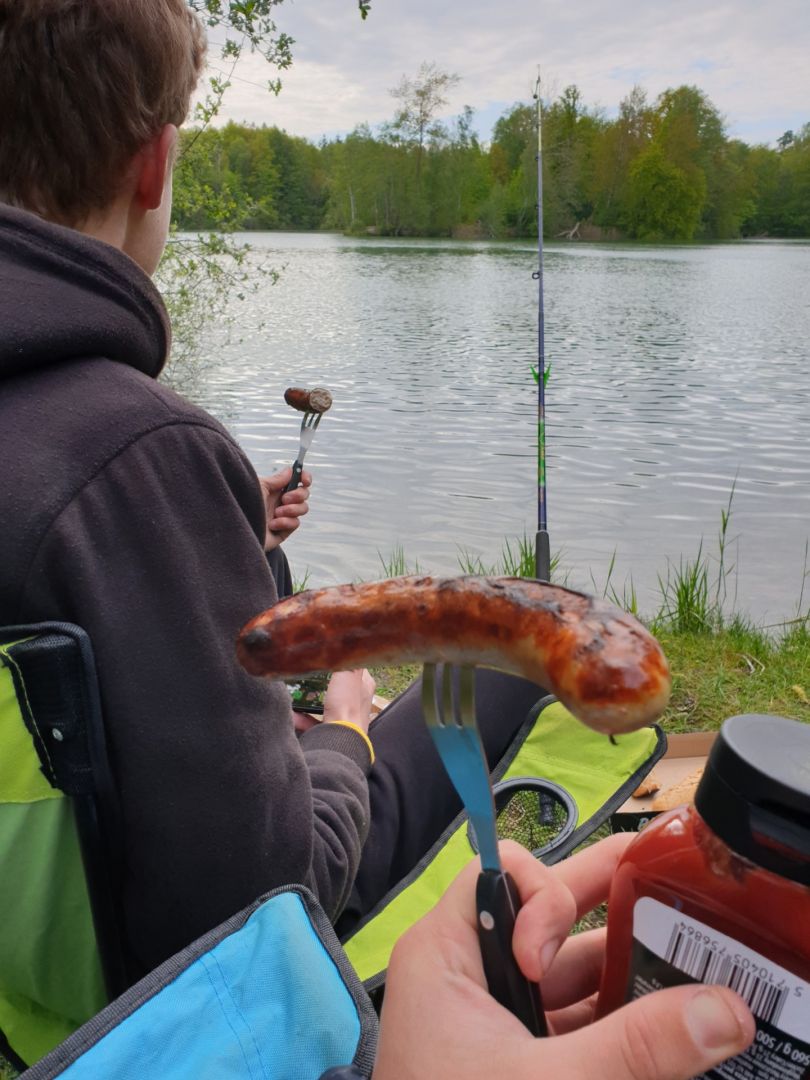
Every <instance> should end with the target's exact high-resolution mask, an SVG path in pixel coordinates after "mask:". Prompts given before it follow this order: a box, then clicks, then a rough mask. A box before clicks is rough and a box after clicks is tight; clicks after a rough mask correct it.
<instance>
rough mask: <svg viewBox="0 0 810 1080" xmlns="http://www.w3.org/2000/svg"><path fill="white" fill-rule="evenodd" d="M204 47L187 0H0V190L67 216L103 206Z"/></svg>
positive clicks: (68, 219) (172, 107) (18, 201)
mask: <svg viewBox="0 0 810 1080" xmlns="http://www.w3.org/2000/svg"><path fill="white" fill-rule="evenodd" d="M204 53H205V37H204V32H203V29H202V25H201V24H200V21H199V19H198V18H197V16H196V15H194V13H193V12H192V11H191V10H190V8H189V7H188V5H187V3H186V0H0V199H3V200H5V201H6V202H8V203H11V204H12V205H15V206H20V207H23V208H25V209H27V210H32V211H33V212H34V213H37V214H39V215H41V216H42V217H45V218H48V219H50V220H52V221H57V222H60V223H62V224H65V225H76V224H79V223H81V222H82V221H84V220H85V219H86V218H87V217H88V215H89V214H90V213H91V211H93V210H97V209H102V208H103V207H105V206H107V205H108V204H109V203H110V202H111V201H112V199H114V198H115V196H116V194H117V193H118V190H119V188H120V185H121V183H122V182H123V179H124V176H125V174H126V169H127V167H128V165H129V163H130V162H131V160H132V158H133V157H134V155H135V154H136V153H137V152H138V150H140V148H141V147H142V146H144V145H145V143H147V142H148V141H149V139H151V138H152V137H153V136H154V135H156V134H157V133H158V132H159V131H160V130H161V128H162V127H163V126H164V125H165V124H176V125H178V126H179V125H180V124H181V123H182V122H183V120H185V118H186V115H187V114H188V110H189V106H190V101H191V95H192V93H193V91H194V87H195V86H196V84H197V79H198V78H199V73H200V69H201V67H202V61H203V56H204Z"/></svg>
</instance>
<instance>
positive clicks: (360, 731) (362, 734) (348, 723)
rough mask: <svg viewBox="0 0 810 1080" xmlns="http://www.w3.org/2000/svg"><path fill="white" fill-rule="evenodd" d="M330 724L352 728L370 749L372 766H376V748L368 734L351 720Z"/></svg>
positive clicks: (336, 721)
mask: <svg viewBox="0 0 810 1080" xmlns="http://www.w3.org/2000/svg"><path fill="white" fill-rule="evenodd" d="M329 722H330V724H339V725H340V727H347V728H351V730H352V731H356V732H357V734H358V735H359V736H360V738H361V739H362V740H363V741H364V742H365V744H366V746H367V747H368V752H369V754H370V755H371V764H372V765H373V764H374V758H375V754H374V747H373V746H372V745H371V739H370V738H369V737H368V734H367V733H366V732H365V731H363V729H362V728H361V727H360V726H359V725H358V724H353V723H352V722H351V720H330V721H329Z"/></svg>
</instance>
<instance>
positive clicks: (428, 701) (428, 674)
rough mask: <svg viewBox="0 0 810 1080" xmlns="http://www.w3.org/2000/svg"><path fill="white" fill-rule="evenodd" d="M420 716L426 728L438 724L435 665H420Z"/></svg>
mask: <svg viewBox="0 0 810 1080" xmlns="http://www.w3.org/2000/svg"><path fill="white" fill-rule="evenodd" d="M422 715H423V716H424V718H425V723H426V724H427V725H428V727H432V726H433V725H435V724H436V723H437V722H438V715H437V709H436V665H435V664H423V665H422Z"/></svg>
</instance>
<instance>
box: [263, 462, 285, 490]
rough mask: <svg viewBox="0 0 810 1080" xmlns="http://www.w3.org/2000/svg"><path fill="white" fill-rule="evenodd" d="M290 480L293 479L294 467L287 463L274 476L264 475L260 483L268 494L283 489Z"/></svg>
mask: <svg viewBox="0 0 810 1080" xmlns="http://www.w3.org/2000/svg"><path fill="white" fill-rule="evenodd" d="M290 480H292V467H291V466H289V465H287V467H286V468H284V469H281V470H280V471H279V472H276V473H273V475H272V476H262V477H261V479H260V483H261V485H262V487H263V488H264V490H265V492H266V493H267V494H268V495H275V494H276V493H277V492H279V491H282V490H283V489H284V488H285V487H286V486H287V484H289V482H290Z"/></svg>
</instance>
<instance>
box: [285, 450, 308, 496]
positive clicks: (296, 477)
mask: <svg viewBox="0 0 810 1080" xmlns="http://www.w3.org/2000/svg"><path fill="white" fill-rule="evenodd" d="M303 471H304V463H303V461H301V459H300V458H296V459H295V461H294V462H293V467H292V479H291V480H290V482H289V484H287V486H286V487H285V488H284V490H283V491H282V493H281V494H282V495H286V494H287V492H288V491H295V489H296V488H297V487H298V486H299V485H300V483H301V473H302V472H303Z"/></svg>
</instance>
